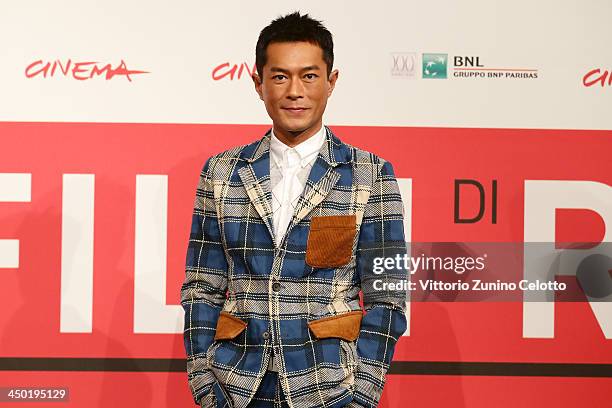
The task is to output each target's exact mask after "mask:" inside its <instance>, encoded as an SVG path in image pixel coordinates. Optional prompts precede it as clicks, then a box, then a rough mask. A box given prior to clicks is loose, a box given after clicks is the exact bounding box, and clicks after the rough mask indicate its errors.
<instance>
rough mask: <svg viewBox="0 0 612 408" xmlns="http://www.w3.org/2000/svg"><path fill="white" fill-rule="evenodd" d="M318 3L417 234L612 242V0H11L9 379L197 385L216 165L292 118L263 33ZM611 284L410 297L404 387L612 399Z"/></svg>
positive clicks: (168, 401) (484, 400)
mask: <svg viewBox="0 0 612 408" xmlns="http://www.w3.org/2000/svg"><path fill="white" fill-rule="evenodd" d="M294 10H300V11H302V12H308V13H310V14H311V15H312V16H313V17H315V18H318V19H322V20H323V21H324V23H325V24H326V26H327V27H328V28H329V29H330V30H331V32H332V33H333V35H334V41H335V56H336V59H335V67H336V68H338V69H339V71H340V75H339V79H338V82H337V86H336V89H335V91H334V94H333V96H332V97H331V99H330V100H329V104H328V107H327V111H326V114H325V116H324V121H325V123H326V124H327V125H329V126H330V127H331V128H332V129H333V131H334V132H335V133H336V134H337V135H338V136H339V137H340V138H341V139H342V140H343V141H345V142H348V143H350V144H353V145H356V146H359V147H362V148H364V149H367V150H370V151H372V152H374V153H376V154H378V155H380V156H381V157H383V158H385V159H387V160H389V161H391V163H393V165H394V169H395V173H396V176H397V177H398V181H399V183H400V188H401V193H402V197H403V200H404V204H405V210H406V214H405V216H406V219H405V227H406V236H407V237H408V239H410V240H411V241H412V242H512V243H523V242H548V243H552V245H553V246H554V243H555V242H558V241H562V240H563V241H589V242H594V243H599V242H610V241H612V155H611V153H612V131H611V130H612V115H611V114H610V106H612V73H611V71H612V48H611V47H610V46H609V41H610V38H611V34H612V32H611V29H610V27H611V26H610V24H609V21H608V20H609V16H610V14H611V12H612V3H610V2H609V1H607V0H588V1H584V0H566V1H563V2H559V1H553V0H540V1H537V2H533V1H527V0H515V1H512V2H502V1H487V0H471V1H462V2H455V1H451V0H446V1H437V2H417V1H412V0H409V1H387V2H374V3H372V2H355V1H351V2H348V1H334V2H323V1H310V2H292V3H291V4H287V2H280V1H270V2H265V3H261V2H260V3H257V2H241V1H235V2H201V1H193V0H184V1H182V2H178V3H176V2H175V3H170V2H163V1H130V2H121V1H119V0H107V1H105V2H95V1H68V0H64V1H55V2H46V1H42V0H36V1H33V2H28V3H19V2H15V3H11V4H8V3H6V4H3V5H2V12H1V13H0V39H1V40H0V44H1V45H2V47H1V48H0V55H1V56H2V58H1V61H2V63H1V64H0V89H2V97H1V98H0V278H1V280H2V284H1V285H0V292H1V294H2V295H1V296H0V307H1V310H2V312H1V313H0V333H1V335H0V387H21V388H23V387H38V388H44V387H67V388H69V402H67V403H66V406H75V407H76V406H78V407H80V406H88V407H102V406H108V405H109V404H114V403H116V404H119V405H118V406H148V407H165V406H173V407H179V406H185V407H189V406H193V400H192V397H191V394H190V391H189V388H188V384H187V375H186V372H185V361H184V359H185V350H184V347H183V338H182V328H183V311H182V308H181V306H180V302H179V292H180V286H181V283H182V281H183V279H184V266H185V254H186V249H187V240H188V234H189V229H190V220H191V212H192V209H193V202H194V197H195V190H196V185H197V182H198V177H199V174H200V170H201V168H202V166H203V164H204V161H205V160H206V159H207V158H208V157H209V156H211V155H213V154H215V153H218V152H220V151H222V150H225V149H227V148H229V147H232V146H236V145H239V144H245V143H249V142H251V141H253V140H256V139H259V138H260V137H261V136H262V135H263V134H264V133H265V132H266V131H267V130H268V129H269V128H270V120H269V117H268V116H267V114H266V111H265V109H264V106H263V103H262V101H260V100H259V98H258V97H257V95H256V94H255V91H254V89H253V85H252V81H251V79H250V73H251V72H252V71H253V69H254V64H255V53H254V48H255V42H256V40H257V36H258V34H259V31H260V30H261V29H262V28H263V27H264V26H265V25H267V24H268V23H269V22H270V20H271V19H273V18H275V17H277V16H279V15H281V14H285V13H287V12H291V11H294ZM461 180H463V181H461ZM465 180H469V181H468V182H465ZM462 183H463V184H462ZM456 211H457V212H458V213H456ZM479 212H481V214H480V215H481V216H480V217H476V216H475V215H476V214H478V213H479ZM457 214H459V218H461V219H473V220H472V221H471V222H461V221H460V220H459V219H458V217H457ZM517 262H518V263H519V265H520V266H521V267H523V266H524V265H525V267H527V265H526V263H524V261H523V260H522V259H521V257H519V259H518V260H517ZM566 278H570V279H574V277H571V276H570V277H566ZM610 305H611V303H610V302H591V303H589V302H586V301H584V302H572V303H570V302H566V303H559V302H556V303H554V302H549V303H548V304H544V305H543V306H542V305H539V306H538V305H534V304H533V303H523V302H442V301H440V302H410V303H409V305H408V306H409V307H408V313H407V318H408V322H409V326H408V330H407V331H406V333H405V335H404V336H403V337H402V338H401V339H400V340H399V342H398V344H397V348H396V351H395V355H394V362H393V364H392V366H391V369H390V371H389V374H388V377H387V385H386V387H385V390H384V393H383V397H382V400H381V403H380V406H381V407H403V406H445V407H489V406H499V407H501V406H508V407H515V406H533V407H559V406H564V407H573V406H593V407H595V406H607V404H609V403H610V389H612V379H611V375H612V368H611V367H612V365H611V364H612V308H611V307H610ZM4 404H5V405H7V406H8V405H11V403H4ZM22 404H23V403H15V406H24V405H22ZM36 404H39V405H40V406H43V405H44V404H46V403H31V405H32V406H35V405H36ZM36 406H38V405H36ZM62 406H64V405H62Z"/></svg>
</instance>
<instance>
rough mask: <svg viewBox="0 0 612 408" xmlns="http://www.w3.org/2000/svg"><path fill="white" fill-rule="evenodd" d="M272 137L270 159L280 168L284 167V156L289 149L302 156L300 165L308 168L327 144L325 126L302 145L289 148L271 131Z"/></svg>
mask: <svg viewBox="0 0 612 408" xmlns="http://www.w3.org/2000/svg"><path fill="white" fill-rule="evenodd" d="M271 133H272V137H271V138H270V157H271V158H272V160H274V162H275V163H276V165H277V166H278V167H281V166H282V163H283V154H285V151H287V150H289V149H293V150H294V151H295V152H297V154H298V155H299V156H300V165H301V166H302V167H306V166H307V165H308V164H309V163H310V161H311V160H312V158H313V155H316V154H318V153H319V151H320V150H321V147H322V146H323V143H325V126H324V125H321V129H319V131H318V132H317V133H315V134H314V135H312V136H311V137H309V138H308V139H306V140H304V141H303V142H301V143H300V144H298V145H296V146H294V147H289V146H287V145H286V144H284V143H283V142H281V141H280V140H279V139H278V138H277V137H276V135H275V134H274V130H272V131H271Z"/></svg>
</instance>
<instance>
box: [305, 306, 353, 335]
mask: <svg viewBox="0 0 612 408" xmlns="http://www.w3.org/2000/svg"><path fill="white" fill-rule="evenodd" d="M362 317H363V312H362V311H361V310H354V311H352V312H348V313H342V314H339V315H335V316H327V317H322V318H320V319H316V320H312V321H310V322H308V327H309V328H310V331H311V332H312V333H313V334H314V335H315V336H316V338H318V339H325V338H328V337H336V338H339V339H342V340H346V341H355V340H357V337H359V329H360V328H361V318H362Z"/></svg>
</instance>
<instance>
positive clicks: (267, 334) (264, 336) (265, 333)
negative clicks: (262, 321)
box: [261, 331, 270, 340]
mask: <svg viewBox="0 0 612 408" xmlns="http://www.w3.org/2000/svg"><path fill="white" fill-rule="evenodd" d="M261 336H262V337H263V338H264V340H268V338H270V333H269V332H267V331H266V332H263V334H262V335H261Z"/></svg>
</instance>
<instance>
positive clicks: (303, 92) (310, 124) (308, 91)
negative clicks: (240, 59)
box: [253, 41, 338, 144]
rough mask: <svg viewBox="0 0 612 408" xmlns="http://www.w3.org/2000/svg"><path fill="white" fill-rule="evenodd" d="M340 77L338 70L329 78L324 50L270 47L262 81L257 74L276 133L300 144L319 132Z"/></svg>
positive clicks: (308, 45)
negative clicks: (324, 113) (326, 108)
mask: <svg viewBox="0 0 612 408" xmlns="http://www.w3.org/2000/svg"><path fill="white" fill-rule="evenodd" d="M337 78H338V70H334V71H333V72H332V73H331V74H330V76H329V78H328V77H327V64H326V63H325V61H324V60H323V50H322V49H321V47H319V46H318V45H314V44H311V43H309V42H304V41H299V42H282V43H271V44H269V45H268V48H267V61H266V64H265V65H264V67H263V73H262V78H260V77H259V76H258V75H257V73H255V74H253V81H254V82H255V90H256V91H257V93H258V94H259V97H260V98H261V99H262V100H263V101H264V104H265V105H266V110H267V111H268V115H270V118H272V122H273V124H274V133H275V134H276V135H277V136H278V137H279V138H280V139H281V140H283V139H285V140H283V141H284V142H286V143H287V142H291V141H294V142H297V143H299V142H300V141H302V140H305V139H307V138H308V137H310V136H312V135H313V134H314V133H315V132H316V131H317V130H319V128H320V127H321V124H322V119H321V118H322V116H323V112H324V111H325V106H326V105H327V98H329V97H330V96H331V94H332V91H333V90H334V85H335V83H336V79H337ZM298 139H299V140H298ZM288 144H293V143H288Z"/></svg>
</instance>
